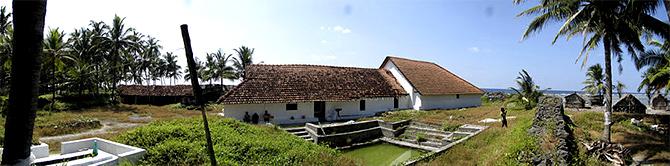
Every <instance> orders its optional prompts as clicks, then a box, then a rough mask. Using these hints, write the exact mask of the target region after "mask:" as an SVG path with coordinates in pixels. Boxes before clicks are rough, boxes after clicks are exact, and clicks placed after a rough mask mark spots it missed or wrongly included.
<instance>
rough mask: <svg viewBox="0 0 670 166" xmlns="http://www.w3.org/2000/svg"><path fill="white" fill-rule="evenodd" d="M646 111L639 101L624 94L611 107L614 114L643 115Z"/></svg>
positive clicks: (645, 107)
mask: <svg viewBox="0 0 670 166" xmlns="http://www.w3.org/2000/svg"><path fill="white" fill-rule="evenodd" d="M646 110H647V106H645V105H644V104H642V102H640V100H638V99H637V98H635V96H633V95H631V94H626V95H624V96H623V97H621V99H619V101H617V102H616V103H614V105H613V106H612V111H614V112H628V113H640V114H644V113H645V111H646Z"/></svg>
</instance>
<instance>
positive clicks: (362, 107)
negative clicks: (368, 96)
mask: <svg viewBox="0 0 670 166" xmlns="http://www.w3.org/2000/svg"><path fill="white" fill-rule="evenodd" d="M359 108H360V110H361V111H365V100H361V102H360V104H359Z"/></svg>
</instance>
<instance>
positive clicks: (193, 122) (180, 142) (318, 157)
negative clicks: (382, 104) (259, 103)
mask: <svg viewBox="0 0 670 166" xmlns="http://www.w3.org/2000/svg"><path fill="white" fill-rule="evenodd" d="M209 126H210V130H211V133H212V140H213V142H214V151H215V153H216V160H217V161H218V162H219V163H220V164H222V165H276V164H278V163H281V165H304V164H305V163H309V164H308V165H324V164H330V165H332V164H333V163H337V162H339V163H338V164H336V165H342V162H344V164H345V165H350V164H351V163H352V162H349V161H351V160H348V159H346V158H344V157H342V156H341V155H340V154H339V153H338V152H337V151H336V150H333V149H330V148H328V147H325V146H321V145H315V144H313V143H310V142H307V141H304V140H302V139H300V138H298V137H296V136H293V135H291V134H289V133H287V132H285V131H283V130H281V129H276V128H272V127H264V126H252V125H248V124H244V123H241V122H239V121H237V120H232V119H227V118H220V117H211V119H209ZM204 135H205V134H204V131H203V127H202V120H200V119H199V118H187V119H177V120H170V121H157V122H152V123H150V124H149V125H146V126H142V127H139V128H136V129H134V130H131V131H129V132H126V133H124V134H122V135H119V136H117V137H116V138H114V140H116V141H118V142H120V143H124V144H128V145H131V146H137V147H141V148H144V149H146V150H147V155H145V157H144V158H143V159H142V163H143V164H147V165H198V164H205V163H208V162H209V158H208V157H207V153H206V150H205V147H206V141H205V136H204ZM347 163H348V164H347Z"/></svg>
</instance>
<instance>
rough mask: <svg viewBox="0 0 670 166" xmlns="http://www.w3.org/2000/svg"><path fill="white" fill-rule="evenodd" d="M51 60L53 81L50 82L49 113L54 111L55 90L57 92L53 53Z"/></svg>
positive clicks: (54, 55) (54, 56)
mask: <svg viewBox="0 0 670 166" xmlns="http://www.w3.org/2000/svg"><path fill="white" fill-rule="evenodd" d="M52 58H53V59H52V60H53V61H52V62H53V65H52V66H51V67H53V68H52V70H51V78H52V79H53V80H51V81H52V82H51V88H53V91H52V92H51V108H50V109H51V111H53V110H54V103H56V90H57V89H56V54H55V53H54V54H53V57H52Z"/></svg>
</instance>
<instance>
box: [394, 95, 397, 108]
mask: <svg viewBox="0 0 670 166" xmlns="http://www.w3.org/2000/svg"><path fill="white" fill-rule="evenodd" d="M393 108H398V98H397V97H394V98H393Z"/></svg>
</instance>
